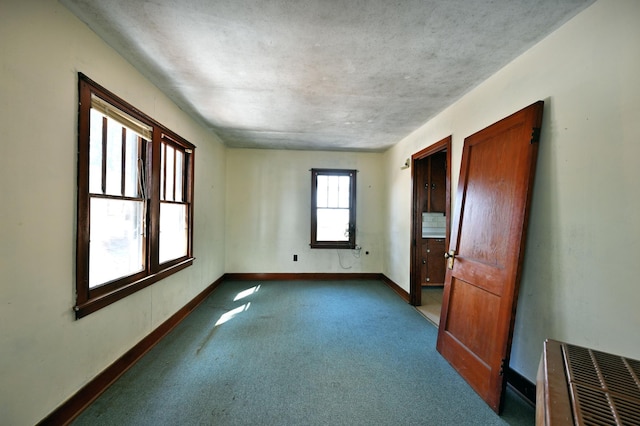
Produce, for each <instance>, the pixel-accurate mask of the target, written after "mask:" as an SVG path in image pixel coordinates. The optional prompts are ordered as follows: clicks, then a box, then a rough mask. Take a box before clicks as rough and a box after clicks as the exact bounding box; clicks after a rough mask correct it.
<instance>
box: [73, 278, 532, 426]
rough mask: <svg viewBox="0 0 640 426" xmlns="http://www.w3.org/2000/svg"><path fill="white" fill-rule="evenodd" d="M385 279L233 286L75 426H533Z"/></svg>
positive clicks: (515, 401) (513, 400)
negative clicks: (463, 370)
mask: <svg viewBox="0 0 640 426" xmlns="http://www.w3.org/2000/svg"><path fill="white" fill-rule="evenodd" d="M436 337H437V329H436V328H435V327H434V326H433V325H431V323H430V322H428V321H427V320H426V319H424V318H423V317H422V316H421V315H420V314H419V313H418V312H417V311H416V310H415V309H414V308H413V307H411V306H410V305H408V304H407V303H406V302H404V301H403V300H402V299H401V298H399V297H398V296H397V295H396V294H395V293H394V292H393V291H392V290H391V289H389V288H388V287H387V286H386V285H384V284H383V283H382V282H379V281H277V282H274V281H266V282H252V281H239V282H224V283H223V284H221V285H220V286H219V287H218V288H217V289H216V290H215V291H214V292H213V293H212V294H211V296H209V298H208V299H207V300H205V301H204V302H203V303H202V304H201V305H200V306H199V307H198V308H197V309H196V310H195V311H194V312H193V313H192V314H191V315H190V316H189V317H188V318H187V319H186V320H185V321H183V322H182V323H181V324H180V325H179V326H178V327H176V328H175V329H174V330H173V331H172V332H171V333H170V334H169V335H168V336H167V337H166V338H165V339H164V340H163V341H161V342H160V343H159V344H158V345H157V346H156V347H155V348H153V349H152V350H151V351H150V352H149V353H148V354H147V355H146V356H145V357H144V358H143V359H142V360H141V361H140V362H138V363H137V364H136V365H135V366H134V367H133V368H131V369H130V370H129V371H128V372H127V373H126V374H125V375H123V376H122V377H121V378H120V379H119V380H118V381H117V382H116V383H115V384H113V385H112V386H111V387H110V388H109V389H108V390H107V391H106V392H105V393H104V394H103V395H101V396H100V398H98V400H96V401H95V402H94V403H93V404H92V405H91V406H90V407H89V408H88V409H87V410H85V411H84V412H83V413H82V414H81V416H80V417H79V418H78V419H77V420H76V422H75V423H74V424H75V425H471V424H474V425H505V424H512V425H532V424H534V415H535V414H534V410H533V408H532V407H530V406H529V405H527V404H526V403H525V402H524V401H522V400H521V399H520V398H518V397H517V396H515V395H513V394H512V393H508V395H507V400H506V403H505V410H504V414H503V416H502V417H499V416H498V415H496V414H495V413H494V412H493V411H492V410H491V409H490V408H489V407H488V406H487V405H486V404H485V403H484V402H483V401H482V400H481V399H480V397H478V396H477V395H476V393H475V392H474V391H473V390H472V389H471V388H470V387H469V386H468V385H467V384H466V382H465V381H464V380H463V379H462V378H461V377H460V376H459V375H458V374H457V373H456V372H455V371H454V370H453V368H452V367H451V366H450V365H449V364H448V363H447V362H446V361H445V360H444V359H443V358H442V357H441V356H440V354H438V353H437V351H436V350H435V345H436Z"/></svg>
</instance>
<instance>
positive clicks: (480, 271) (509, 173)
mask: <svg viewBox="0 0 640 426" xmlns="http://www.w3.org/2000/svg"><path fill="white" fill-rule="evenodd" d="M542 109H543V102H542V101H539V102H537V103H535V104H533V105H531V106H529V107H527V108H525V109H523V110H521V111H519V112H517V113H515V114H513V115H511V116H509V117H507V118H505V119H503V120H501V121H499V122H498V123H496V124H494V125H492V126H490V127H488V128H486V129H484V130H481V131H480V132H478V133H475V134H473V135H471V136H469V137H468V138H466V139H465V141H464V147H463V153H462V162H461V166H460V180H459V185H458V192H457V195H456V209H455V211H456V215H455V217H454V222H453V225H452V231H451V239H450V243H449V250H450V251H449V253H451V254H454V256H453V257H451V258H450V259H449V264H448V265H447V275H446V278H445V288H444V294H443V301H442V311H441V316H440V327H439V330H438V343H437V349H438V351H439V352H440V353H441V354H442V355H443V356H444V357H445V358H446V359H447V360H448V361H449V363H451V365H453V367H454V368H455V369H456V370H458V372H459V373H460V375H461V376H462V377H464V378H465V380H467V382H468V383H469V384H470V385H471V387H473V389H475V390H476V392H478V394H479V395H480V396H481V397H482V398H483V399H484V400H485V401H486V402H487V403H488V404H489V406H491V408H493V410H495V411H496V412H498V413H500V411H501V408H502V401H503V393H504V388H505V385H506V382H505V380H504V378H505V373H506V371H505V370H506V369H507V367H508V363H509V353H510V351H511V337H512V334H513V323H514V319H515V311H516V303H517V296H518V284H519V280H520V272H521V268H522V260H523V254H524V253H523V251H524V245H525V233H526V228H527V217H528V211H529V202H530V199H531V192H532V186H533V177H534V173H535V162H536V156H537V151H538V137H539V134H540V132H539V129H540V125H541V123H542Z"/></svg>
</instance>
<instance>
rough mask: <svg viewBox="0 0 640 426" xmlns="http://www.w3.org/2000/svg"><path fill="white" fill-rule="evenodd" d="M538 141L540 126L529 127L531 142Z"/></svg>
mask: <svg viewBox="0 0 640 426" xmlns="http://www.w3.org/2000/svg"><path fill="white" fill-rule="evenodd" d="M538 142H540V127H534V128H533V129H531V143H532V144H533V143H538Z"/></svg>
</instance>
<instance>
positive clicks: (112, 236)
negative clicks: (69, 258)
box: [89, 198, 144, 288]
mask: <svg viewBox="0 0 640 426" xmlns="http://www.w3.org/2000/svg"><path fill="white" fill-rule="evenodd" d="M143 212H144V207H143V202H142V201H129V200H113V199H104V198H91V218H90V221H91V222H90V230H89V232H90V242H89V271H90V272H89V288H92V287H95V286H98V285H100V284H104V283H106V282H108V281H112V280H115V279H117V278H122V277H126V276H128V275H132V274H135V273H136V272H140V271H142V270H143V269H144V250H143V246H144V245H143V240H144V236H143V230H142V224H143V220H142V217H143Z"/></svg>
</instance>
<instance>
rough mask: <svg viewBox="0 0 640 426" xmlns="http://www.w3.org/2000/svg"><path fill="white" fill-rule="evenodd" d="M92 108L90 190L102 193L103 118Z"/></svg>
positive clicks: (94, 192)
mask: <svg viewBox="0 0 640 426" xmlns="http://www.w3.org/2000/svg"><path fill="white" fill-rule="evenodd" d="M103 117H104V116H103V115H102V114H100V113H99V112H97V111H96V110H95V109H92V110H91V117H90V126H91V127H90V129H89V192H91V193H93V194H102V118H103Z"/></svg>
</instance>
